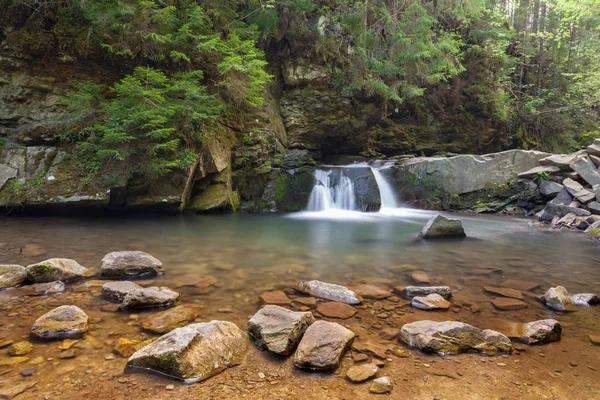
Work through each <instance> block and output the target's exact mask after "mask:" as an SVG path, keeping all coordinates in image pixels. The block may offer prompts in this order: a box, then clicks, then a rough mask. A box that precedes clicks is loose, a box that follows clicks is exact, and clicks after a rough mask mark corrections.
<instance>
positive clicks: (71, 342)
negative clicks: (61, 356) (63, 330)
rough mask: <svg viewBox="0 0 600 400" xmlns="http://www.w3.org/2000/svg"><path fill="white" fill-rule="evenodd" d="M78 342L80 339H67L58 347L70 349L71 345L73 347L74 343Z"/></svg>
mask: <svg viewBox="0 0 600 400" xmlns="http://www.w3.org/2000/svg"><path fill="white" fill-rule="evenodd" d="M78 342H79V340H71V339H65V340H63V341H62V342H61V344H59V345H58V349H60V350H69V349H70V348H71V347H73V345H74V344H75V343H78Z"/></svg>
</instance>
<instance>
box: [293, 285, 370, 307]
mask: <svg viewBox="0 0 600 400" xmlns="http://www.w3.org/2000/svg"><path fill="white" fill-rule="evenodd" d="M294 290H296V291H298V292H300V293H308V294H310V295H313V296H315V297H320V298H322V299H327V300H331V301H337V302H339V303H346V304H360V302H361V300H362V299H361V298H360V297H359V296H358V295H357V294H356V293H354V292H353V291H352V290H350V289H348V288H347V287H345V286H341V285H336V284H333V283H326V282H321V281H302V282H298V283H297V284H296V285H294Z"/></svg>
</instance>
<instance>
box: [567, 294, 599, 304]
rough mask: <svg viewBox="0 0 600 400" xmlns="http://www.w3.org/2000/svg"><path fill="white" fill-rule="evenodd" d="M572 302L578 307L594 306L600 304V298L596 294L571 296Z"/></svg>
mask: <svg viewBox="0 0 600 400" xmlns="http://www.w3.org/2000/svg"><path fill="white" fill-rule="evenodd" d="M571 301H572V302H573V304H575V305H577V306H593V305H596V304H600V296H598V295H597V294H594V293H578V294H574V295H572V296H571Z"/></svg>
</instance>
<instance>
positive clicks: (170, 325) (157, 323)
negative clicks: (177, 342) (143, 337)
mask: <svg viewBox="0 0 600 400" xmlns="http://www.w3.org/2000/svg"><path fill="white" fill-rule="evenodd" d="M201 309H202V306H200V305H198V304H184V305H180V306H177V307H173V308H171V309H169V310H166V311H163V312H160V313H158V314H155V315H153V316H151V317H149V318H146V319H145V320H143V321H142V328H143V329H145V330H147V331H151V332H154V333H167V332H170V331H172V330H173V329H175V328H179V327H181V326H184V325H186V324H187V323H189V322H190V321H192V320H193V319H195V318H197V317H198V316H199V315H200V310H201Z"/></svg>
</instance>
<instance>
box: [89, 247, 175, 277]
mask: <svg viewBox="0 0 600 400" xmlns="http://www.w3.org/2000/svg"><path fill="white" fill-rule="evenodd" d="M162 272H163V265H162V263H161V262H160V261H159V260H158V259H157V258H154V257H153V256H151V255H150V254H148V253H144V252H143V251H115V252H112V253H108V254H107V255H105V256H104V258H103V259H102V265H101V266H100V277H102V278H132V277H141V276H147V275H157V274H161V273H162Z"/></svg>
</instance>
